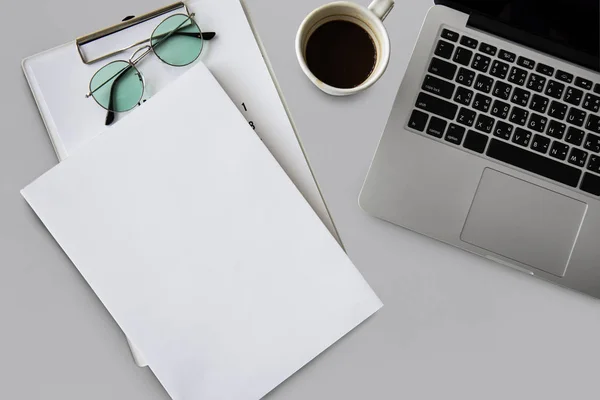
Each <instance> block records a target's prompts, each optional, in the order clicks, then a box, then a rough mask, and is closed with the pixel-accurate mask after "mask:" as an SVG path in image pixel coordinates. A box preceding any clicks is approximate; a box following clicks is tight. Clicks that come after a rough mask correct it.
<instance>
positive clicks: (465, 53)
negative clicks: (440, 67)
mask: <svg viewBox="0 0 600 400" xmlns="http://www.w3.org/2000/svg"><path fill="white" fill-rule="evenodd" d="M472 56H473V52H472V51H471V50H469V49H465V48H464V47H459V48H458V49H456V52H454V58H452V60H454V62H457V63H459V64H462V65H469V63H470V62H471V57H472Z"/></svg>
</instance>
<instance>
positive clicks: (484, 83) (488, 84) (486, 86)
mask: <svg viewBox="0 0 600 400" xmlns="http://www.w3.org/2000/svg"><path fill="white" fill-rule="evenodd" d="M493 84H494V80H493V79H492V78H490V77H489V76H485V75H481V74H479V75H478V76H477V79H476V80H475V86H474V88H475V89H477V90H479V91H482V92H484V93H489V92H490V90H492V85H493Z"/></svg>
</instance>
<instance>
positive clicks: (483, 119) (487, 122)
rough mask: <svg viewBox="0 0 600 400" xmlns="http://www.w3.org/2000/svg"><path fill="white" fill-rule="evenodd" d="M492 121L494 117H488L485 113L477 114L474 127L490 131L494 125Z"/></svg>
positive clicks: (486, 131) (482, 130)
mask: <svg viewBox="0 0 600 400" xmlns="http://www.w3.org/2000/svg"><path fill="white" fill-rule="evenodd" d="M494 122H495V121H494V118H492V117H488V116H487V115H485V114H479V117H477V123H476V124H475V129H477V130H478V131H481V132H485V133H490V132H491V131H492V128H493V127H494Z"/></svg>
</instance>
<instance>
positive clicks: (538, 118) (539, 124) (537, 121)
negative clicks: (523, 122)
mask: <svg viewBox="0 0 600 400" xmlns="http://www.w3.org/2000/svg"><path fill="white" fill-rule="evenodd" d="M547 123H548V118H546V116H544V115H540V114H536V113H531V117H529V122H528V123H527V128H529V129H532V130H534V131H537V132H540V133H541V132H544V129H546V124H547Z"/></svg>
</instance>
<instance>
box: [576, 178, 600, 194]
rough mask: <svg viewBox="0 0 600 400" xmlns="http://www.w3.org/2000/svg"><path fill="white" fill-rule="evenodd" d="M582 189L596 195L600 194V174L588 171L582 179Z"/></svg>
mask: <svg viewBox="0 0 600 400" xmlns="http://www.w3.org/2000/svg"><path fill="white" fill-rule="evenodd" d="M581 190H583V191H584V192H588V193H591V194H593V195H594V196H600V176H598V175H593V174H590V173H589V172H586V173H585V174H584V175H583V180H582V181H581Z"/></svg>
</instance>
